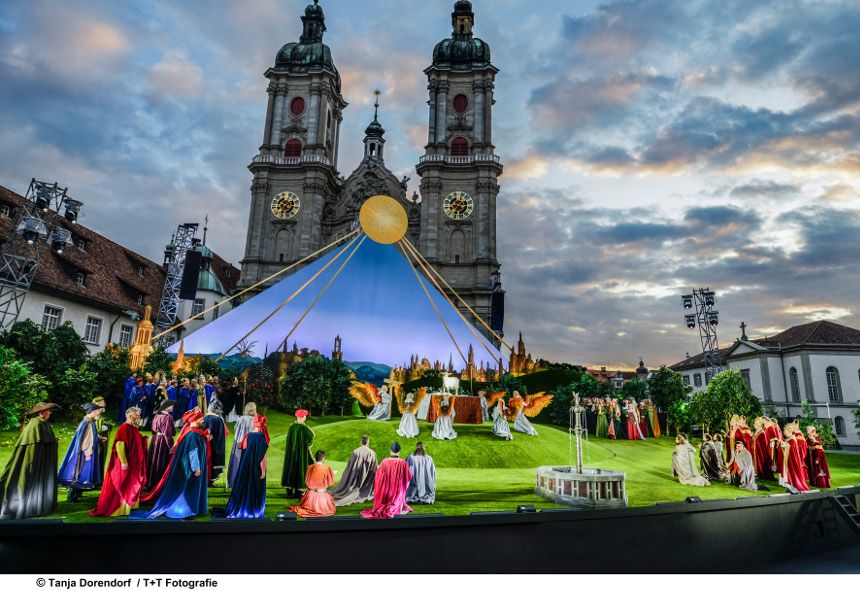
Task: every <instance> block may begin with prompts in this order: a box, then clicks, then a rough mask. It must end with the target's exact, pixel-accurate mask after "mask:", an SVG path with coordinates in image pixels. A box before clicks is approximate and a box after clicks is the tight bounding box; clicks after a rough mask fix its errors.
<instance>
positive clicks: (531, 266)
mask: <svg viewBox="0 0 860 591" xmlns="http://www.w3.org/2000/svg"><path fill="white" fill-rule="evenodd" d="M304 5H305V2H303V1H300V0H253V1H248V0H220V1H219V0H214V1H213V0H183V1H182V2H174V1H164V2H161V1H157V0H150V1H143V0H139V1H134V0H124V1H121V2H117V1H110V2H109V1H107V0H105V1H101V2H97V1H94V0H76V1H75V2H61V1H59V0H53V1H46V0H11V1H7V2H3V3H2V4H0V131H2V133H0V184H3V185H5V186H8V187H10V188H12V189H14V190H17V191H19V192H23V191H24V190H25V189H26V186H27V183H28V182H29V180H30V178H31V177H33V176H35V177H39V178H44V179H49V180H54V179H56V180H57V181H59V182H60V183H61V184H63V185H68V186H69V187H70V192H71V193H72V194H73V195H74V196H75V197H77V198H79V199H81V200H83V201H85V202H86V210H87V215H86V218H85V219H84V220H83V221H84V223H85V224H87V225H88V226H90V227H92V228H94V229H95V230H97V231H99V232H102V233H104V234H106V235H107V236H109V237H111V238H113V239H115V240H117V241H119V242H121V243H123V244H124V245H126V246H128V247H130V248H133V249H135V250H137V251H139V252H141V253H142V254H145V255H147V256H149V257H151V258H153V259H155V260H160V258H161V251H162V248H163V245H164V244H165V242H167V241H168V240H169V237H170V233H171V231H172V229H173V228H175V226H176V224H177V223H178V222H185V221H202V217H203V216H204V215H205V214H207V213H208V215H209V218H210V245H211V246H212V247H213V248H214V249H215V250H216V251H217V252H219V253H220V254H222V255H223V256H224V257H226V258H227V259H229V260H232V261H234V262H237V261H238V260H239V259H240V258H241V256H242V251H243V248H244V237H245V227H246V220H247V215H248V195H249V191H248V188H249V184H250V174H249V172H248V171H247V170H246V165H247V164H248V162H249V161H250V158H251V157H252V156H253V154H254V153H255V151H256V149H257V148H258V146H259V144H260V142H261V139H262V128H263V120H264V117H265V106H266V92H265V89H266V80H265V79H264V78H263V76H262V73H263V72H264V71H265V70H266V68H267V67H269V66H270V65H272V64H273V60H274V56H275V53H276V51H277V50H278V49H279V48H280V47H281V45H283V44H284V43H286V42H289V41H293V40H297V38H298V36H299V33H300V28H301V23H300V21H299V15H300V14H301V11H302V10H303V8H304ZM322 5H323V7H324V9H325V11H326V15H327V21H326V24H327V26H328V32H327V34H326V42H327V43H328V44H329V45H330V46H331V48H332V54H333V56H334V59H335V61H336V64H337V66H338V68H339V69H340V71H341V73H342V76H343V80H344V94H345V96H346V99H347V100H348V101H349V103H350V106H349V108H348V109H347V110H346V113H345V128H344V130H343V131H342V137H341V142H342V144H341V146H342V147H341V160H340V163H339V164H340V169H341V171H342V172H346V173H348V172H349V171H351V170H352V168H353V167H354V166H355V165H356V163H357V162H358V159H359V157H360V147H361V138H362V135H363V134H362V131H363V129H364V127H365V126H366V124H367V122H368V121H369V119H370V117H371V112H372V108H371V104H370V103H371V99H372V94H371V92H372V89H373V88H374V87H377V86H378V87H380V88H381V89H383V90H384V93H385V94H384V96H383V108H382V122H383V124H384V125H385V127H386V129H387V130H388V132H387V136H386V137H387V139H388V141H389V143H388V148H387V152H386V154H387V163H388V165H389V167H390V168H392V170H394V171H395V172H396V173H397V174H408V175H410V176H411V177H412V178H413V180H412V183H411V184H412V185H413V187H410V191H411V190H412V189H413V188H417V182H416V180H417V177H416V175H415V174H414V169H413V166H414V163H415V162H416V161H417V159H418V156H419V155H420V153H421V151H422V149H423V146H424V143H425V141H426V129H425V125H426V118H427V117H426V108H427V107H426V104H425V102H426V100H427V96H426V92H427V91H426V79H425V78H424V76H423V74H422V69H423V68H424V67H426V66H427V65H428V64H429V61H430V55H431V51H432V48H433V45H434V44H435V43H436V42H437V41H438V40H439V39H441V38H442V37H444V36H447V35H448V34H449V32H450V16H449V15H450V11H451V5H452V2H449V1H437V0H432V1H428V0H362V1H361V2H355V1H352V0H349V1H348V0H323V2H322ZM474 5H475V11H476V28H475V30H476V34H477V35H478V36H480V37H482V38H483V39H485V40H486V41H487V42H488V43H489V44H490V46H491V47H492V49H493V62H494V63H495V65H496V66H498V67H499V68H500V69H501V73H500V74H499V76H498V78H497V82H496V98H497V104H496V110H495V117H494V122H495V126H496V129H495V137H494V139H495V142H496V145H497V151H498V153H499V154H500V155H501V157H502V159H503V162H504V163H505V165H506V168H505V174H504V176H503V177H502V178H501V183H502V192H501V194H500V196H499V224H498V227H499V237H498V241H499V252H500V260H501V262H502V264H503V267H502V268H503V280H504V285H505V288H506V289H507V290H508V310H507V318H506V328H507V333H508V335H509V336H513V337H515V335H516V331H518V330H523V331H524V333H525V338H526V342H527V344H528V345H529V348H530V349H531V350H532V351H533V352H534V353H535V354H536V355H537V356H543V357H546V358H550V359H555V360H568V361H574V362H578V363H587V364H590V365H610V366H613V365H632V364H634V363H636V362H638V358H639V356H640V355H642V356H643V357H644V358H645V361H646V362H647V363H648V364H649V365H658V364H660V363H665V362H669V363H671V362H673V361H676V360H679V359H680V358H682V357H683V356H684V354H685V352H687V351H690V352H691V353H692V352H695V351H696V347H697V345H698V338H697V337H696V335H695V334H693V333H690V332H689V331H687V329H686V328H684V327H683V326H682V315H683V311H682V309H681V307H680V298H679V295H680V294H681V293H682V292H683V291H684V290H685V289H688V288H690V287H693V286H699V285H710V286H711V287H712V288H713V289H715V290H716V292H717V294H718V304H719V305H718V308H719V310H720V313H721V315H722V323H721V325H720V335H721V342H723V343H726V342H730V341H732V340H734V338H735V337H736V336H737V335H738V332H739V331H738V329H737V326H738V324H740V322H741V321H742V320H743V321H746V322H747V324H748V325H750V329H749V332H750V334H751V336H762V335H765V334H774V333H775V332H776V331H778V330H780V329H782V328H785V327H788V326H791V325H794V324H800V323H804V322H809V321H812V320H819V319H830V320H834V321H837V322H841V323H845V324H849V325H852V326H855V327H858V326H860V311H858V303H857V301H858V300H857V294H858V287H860V233H858V230H860V214H858V205H860V33H858V31H860V3H857V2H855V1H852V0H845V1H835V0H817V1H815V2H812V1H810V2H794V1H791V0H777V1H774V2H766V1H755V2H750V1H716V0H710V1H695V0H675V1H670V0H662V1H653V2H652V1H631V2H609V3H599V2H591V1H583V0H577V1H560V0H544V1H542V2H533V1H529V0H492V2H490V1H489V0H476V1H475V2H474Z"/></svg>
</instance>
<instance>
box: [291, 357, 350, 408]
mask: <svg viewBox="0 0 860 591" xmlns="http://www.w3.org/2000/svg"><path fill="white" fill-rule="evenodd" d="M351 383H352V372H351V371H350V369H349V368H348V367H347V366H346V365H344V364H343V363H342V362H340V361H337V360H334V361H333V360H330V359H328V358H326V357H323V356H321V355H311V356H310V357H307V358H305V359H303V360H302V361H301V362H299V363H296V364H294V365H291V366H289V367H288V368H287V370H286V372H284V376H283V378H282V379H281V384H280V389H279V392H278V397H279V400H280V403H281V406H283V407H284V409H285V410H286V411H288V412H292V411H294V410H296V409H298V408H307V409H309V410H311V411H312V412H314V413H316V414H318V415H322V414H329V413H332V412H336V413H338V414H343V413H344V412H346V411H347V410H349V409H350V408H351V407H352V397H351V396H350V395H349V386H350V384H351Z"/></svg>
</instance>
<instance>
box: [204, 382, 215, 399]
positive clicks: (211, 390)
mask: <svg viewBox="0 0 860 591" xmlns="http://www.w3.org/2000/svg"><path fill="white" fill-rule="evenodd" d="M215 390H216V388H215V386H213V385H212V384H210V383H209V382H206V384H205V385H204V386H203V392H204V393H205V394H206V404H209V403H211V402H212V395H213V394H215Z"/></svg>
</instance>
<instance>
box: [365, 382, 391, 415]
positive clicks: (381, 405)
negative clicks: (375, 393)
mask: <svg viewBox="0 0 860 591" xmlns="http://www.w3.org/2000/svg"><path fill="white" fill-rule="evenodd" d="M379 396H380V400H379V402H378V403H377V404H376V405H375V406H374V407H373V409H372V410H371V411H370V414H369V415H367V418H368V420H370V421H387V420H388V419H390V418H391V394H389V393H388V386H382V387H381V388H380V389H379Z"/></svg>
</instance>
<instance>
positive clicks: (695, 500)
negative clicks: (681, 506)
mask: <svg viewBox="0 0 860 591" xmlns="http://www.w3.org/2000/svg"><path fill="white" fill-rule="evenodd" d="M684 502H685V503H701V502H702V498H701V497H687V498H686V499H684Z"/></svg>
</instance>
